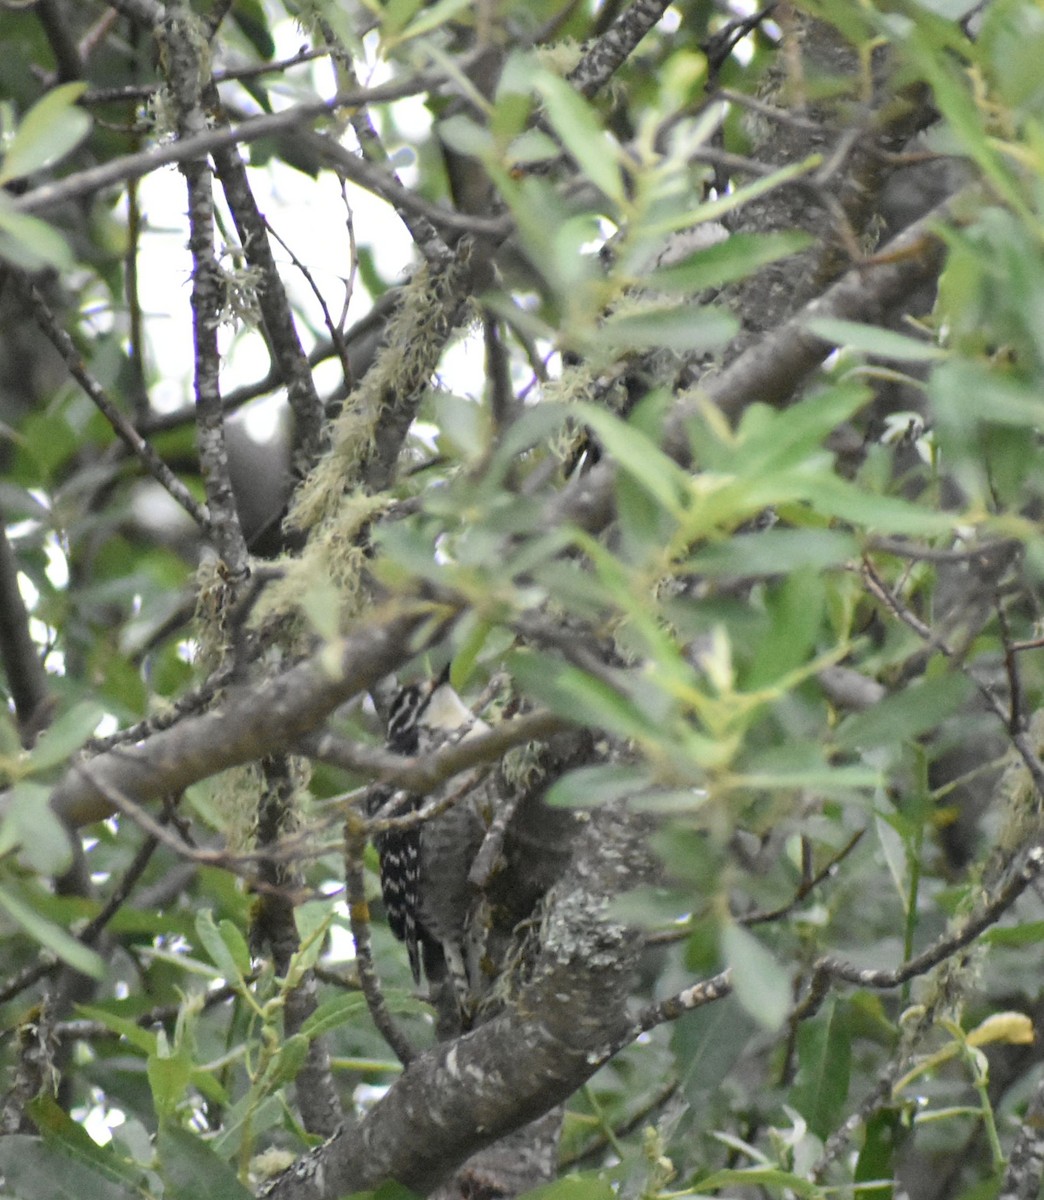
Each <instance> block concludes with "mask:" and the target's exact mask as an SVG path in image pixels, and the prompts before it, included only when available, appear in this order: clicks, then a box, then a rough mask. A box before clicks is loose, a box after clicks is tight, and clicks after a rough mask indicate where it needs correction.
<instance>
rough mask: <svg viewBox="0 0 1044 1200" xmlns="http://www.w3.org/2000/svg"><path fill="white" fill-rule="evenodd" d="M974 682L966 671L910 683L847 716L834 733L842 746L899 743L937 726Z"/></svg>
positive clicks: (966, 693)
mask: <svg viewBox="0 0 1044 1200" xmlns="http://www.w3.org/2000/svg"><path fill="white" fill-rule="evenodd" d="M971 690H972V685H971V683H970V682H969V680H968V679H967V678H966V677H965V676H964V675H958V674H956V673H952V674H946V675H938V676H936V677H935V678H933V679H924V680H922V681H921V682H920V683H916V682H912V683H908V684H907V685H906V686H905V687H904V688H903V690H902V691H901V692H897V693H896V694H895V695H893V696H888V697H887V698H886V699H884V700H881V701H880V702H879V703H877V704H875V705H874V707H873V708H870V709H867V710H866V712H861V713H855V714H853V715H852V716H850V717H846V718H845V720H844V721H842V723H841V725H840V726H839V727H838V729H837V732H836V734H835V739H836V742H837V746H838V748H839V749H842V750H854V749H857V748H858V749H862V750H866V749H869V748H870V747H873V746H898V745H901V744H902V743H903V742H909V741H911V740H912V739H914V738H917V737H919V736H920V735H921V734H922V733H926V732H927V731H928V730H930V729H934V728H935V727H936V726H937V725H938V724H939V723H940V722H941V721H943V720H944V719H945V718H946V717H948V716H949V715H950V714H951V713H953V712H956V711H957V709H958V708H960V706H961V705H962V704H963V703H964V701H965V700H966V699H967V697H968V695H969V693H970V692H971Z"/></svg>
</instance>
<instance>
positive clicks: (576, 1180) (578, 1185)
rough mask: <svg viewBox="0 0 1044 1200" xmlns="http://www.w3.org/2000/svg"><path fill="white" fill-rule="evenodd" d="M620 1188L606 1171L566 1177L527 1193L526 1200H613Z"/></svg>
mask: <svg viewBox="0 0 1044 1200" xmlns="http://www.w3.org/2000/svg"><path fill="white" fill-rule="evenodd" d="M617 1194H618V1188H617V1187H616V1185H615V1184H614V1183H613V1180H612V1179H611V1178H610V1177H609V1175H608V1174H607V1173H606V1172H605V1171H590V1172H585V1173H583V1174H570V1175H565V1176H563V1178H561V1179H556V1180H555V1181H554V1183H547V1184H544V1186H543V1187H538V1188H534V1189H533V1190H532V1191H530V1192H526V1194H525V1196H526V1200H613V1197H614V1196H616V1195H617Z"/></svg>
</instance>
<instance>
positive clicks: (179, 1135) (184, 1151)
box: [156, 1124, 253, 1200]
mask: <svg viewBox="0 0 1044 1200" xmlns="http://www.w3.org/2000/svg"><path fill="white" fill-rule="evenodd" d="M156 1149H157V1151H158V1161H159V1170H160V1174H161V1175H162V1176H163V1179H164V1182H165V1183H166V1185H167V1186H166V1188H165V1190H164V1192H163V1197H164V1200H252V1197H253V1193H252V1192H250V1191H249V1190H248V1189H247V1188H245V1187H244V1186H243V1185H242V1184H241V1183H240V1182H239V1180H238V1179H237V1177H236V1173H235V1172H234V1171H233V1170H232V1168H231V1167H230V1166H229V1165H228V1163H226V1162H225V1161H224V1160H222V1159H220V1158H219V1157H218V1156H217V1155H216V1154H215V1153H214V1151H213V1150H212V1149H211V1148H210V1147H209V1146H208V1145H207V1143H206V1142H204V1141H203V1139H202V1138H200V1137H197V1136H196V1135H195V1134H194V1133H189V1131H188V1130H187V1129H179V1128H177V1127H176V1126H173V1125H168V1124H164V1125H161V1126H160V1131H159V1134H158V1135H157V1138H156Z"/></svg>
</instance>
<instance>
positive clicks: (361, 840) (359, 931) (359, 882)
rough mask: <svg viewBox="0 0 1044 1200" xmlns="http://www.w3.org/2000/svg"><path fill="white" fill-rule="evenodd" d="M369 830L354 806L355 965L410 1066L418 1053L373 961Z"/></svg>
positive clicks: (351, 894) (387, 1033) (349, 850)
mask: <svg viewBox="0 0 1044 1200" xmlns="http://www.w3.org/2000/svg"><path fill="white" fill-rule="evenodd" d="M366 833H367V830H366V822H365V821H364V820H363V817H362V815H361V813H359V812H358V810H357V809H354V808H353V809H350V810H349V812H348V815H347V817H346V818H345V822H344V879H345V886H346V889H347V892H348V920H349V923H350V924H351V929H352V939H353V940H354V942H355V966H356V970H357V971H358V972H359V986H360V988H361V989H362V994H363V996H364V997H365V999H366V1007H367V1008H368V1009H369V1010H370V1016H371V1017H372V1018H373V1023H374V1025H376V1026H377V1029H378V1031H379V1032H380V1034H381V1036H382V1037H383V1038H384V1040H385V1041H386V1042H387V1043H388V1045H389V1046H390V1047H391V1049H392V1052H393V1053H394V1054H395V1057H396V1058H397V1059H398V1060H399V1062H401V1063H402V1065H403V1066H408V1065H409V1063H410V1062H411V1061H412V1060H413V1059H414V1058H415V1057H416V1051H415V1050H414V1049H413V1047H412V1046H411V1045H410V1043H409V1041H408V1039H407V1038H406V1036H405V1034H403V1032H402V1031H401V1030H400V1029H399V1027H398V1025H396V1023H395V1021H394V1019H393V1017H392V1015H391V1012H390V1011H389V1009H388V1004H387V1001H386V1000H385V999H384V993H383V991H382V990H381V981H380V979H379V978H378V976H377V969H376V967H375V966H374V961H373V947H372V944H371V942H370V909H369V905H368V904H367V903H366V884H365V880H364V878H363V852H364V851H365V849H366Z"/></svg>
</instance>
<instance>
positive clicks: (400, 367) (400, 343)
mask: <svg viewBox="0 0 1044 1200" xmlns="http://www.w3.org/2000/svg"><path fill="white" fill-rule="evenodd" d="M466 262H467V254H466V253H465V254H462V256H461V259H460V261H458V262H457V263H456V264H454V265H453V266H452V267H450V268H449V269H448V270H445V271H444V272H442V273H441V274H440V275H438V276H437V277H435V278H433V277H432V274H431V271H430V270H429V268H428V266H427V265H423V266H421V267H419V268H418V270H417V271H416V273H415V275H414V277H413V278H412V279H411V280H410V282H409V283H408V284H407V285H406V286H405V287H404V289H403V296H402V301H401V303H400V304H399V307H398V309H397V310H396V312H395V313H394V315H393V316H392V317H391V319H390V320H389V322H388V327H387V333H386V340H385V345H384V347H383V348H382V349H381V351H380V353H379V354H378V357H377V360H376V362H375V363H374V364H373V366H372V367H371V368H370V370H369V371H367V372H366V375H365V376H364V378H363V379H362V381H361V382H360V384H359V386H358V387H357V388H355V390H354V391H353V392H352V394H351V395H350V396H349V397H348V399H347V400H346V401H345V404H344V407H343V408H342V410H341V412H340V413H339V414H338V416H337V417H336V418H335V420H334V421H333V423H332V426H331V430H330V450H329V452H328V453H327V454H325V455H324V456H323V458H322V459H321V461H320V462H319V463H318V464H317V465H316V467H315V469H314V470H313V471H312V473H311V475H309V477H308V478H307V479H306V480H305V481H304V482H303V483H302V484H301V487H300V488H299V489H298V492H297V495H296V496H295V497H294V502H293V505H292V507H291V510H290V513H289V515H288V517H287V524H288V525H289V526H290V527H291V528H294V529H300V530H311V529H315V528H316V526H318V525H320V524H321V523H323V522H328V521H332V522H334V523H336V524H342V522H341V521H340V519H339V516H338V511H339V508H340V506H341V504H342V502H343V500H344V497H345V496H346V495H349V494H350V493H353V492H354V491H355V489H356V488H357V487H358V485H359V484H360V483H361V482H362V476H363V472H364V469H365V466H366V464H367V463H368V462H369V461H370V459H371V458H372V456H373V453H374V450H375V448H376V439H377V431H378V429H379V428H380V427H381V426H382V425H384V424H385V423H387V424H390V425H394V424H395V423H396V412H395V410H396V409H398V408H400V407H405V408H407V409H409V408H415V406H416V399H417V396H418V394H419V393H420V391H421V390H422V389H423V388H425V387H426V386H427V385H428V381H429V380H430V379H431V376H432V375H433V374H434V372H435V370H436V368H437V367H438V362H439V358H440V357H441V355H442V352H443V350H444V348H445V344H446V333H447V329H448V327H449V325H450V324H451V323H452V320H453V316H454V314H455V312H456V310H457V309H458V307H459V305H460V303H461V300H460V297H461V295H462V294H463V289H462V288H461V286H460V284H461V282H462V281H461V271H463V270H464V269H465V267H466ZM411 415H412V414H411V413H410V412H409V411H406V412H405V413H404V414H403V416H404V417H405V418H406V423H407V424H408V419H409V417H410V416H411Z"/></svg>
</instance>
